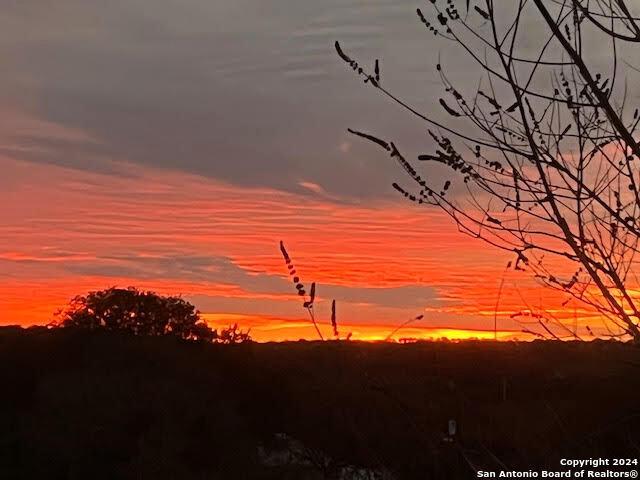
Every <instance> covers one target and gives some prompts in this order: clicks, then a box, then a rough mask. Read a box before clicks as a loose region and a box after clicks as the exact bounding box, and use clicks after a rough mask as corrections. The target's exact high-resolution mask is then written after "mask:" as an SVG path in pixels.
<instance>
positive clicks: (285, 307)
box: [0, 157, 597, 339]
mask: <svg viewBox="0 0 640 480" xmlns="http://www.w3.org/2000/svg"><path fill="white" fill-rule="evenodd" d="M0 168H2V169H3V172H4V175H5V178H9V179H10V182H9V186H8V188H5V189H4V190H3V191H2V192H1V193H0V196H1V199H0V200H1V202H0V204H1V205H2V206H1V207H0V209H1V210H0V218H1V221H2V224H3V235H2V237H1V238H0V267H1V268H0V270H1V271H2V275H1V276H0V319H1V321H2V322H3V323H20V324H33V323H45V322H46V321H48V319H49V318H50V317H51V313H52V312H53V310H55V309H56V308H58V307H59V306H61V305H62V304H64V303H65V302H66V301H67V300H68V299H69V298H70V297H72V296H74V295H75V294H78V293H84V292H86V291H87V290H91V289H98V288H104V287H107V286H111V285H121V286H122V285H138V286H141V287H144V288H150V289H154V290H156V291H161V292H165V293H182V294H184V295H187V296H191V297H194V298H201V297H202V298H209V299H210V301H208V302H207V304H208V305H209V304H210V305H212V306H211V307H208V310H206V311H205V313H207V314H211V315H220V314H223V313H224V314H225V315H229V318H230V319H231V318H234V317H233V315H243V314H244V315H247V314H248V313H247V312H246V311H243V308H249V305H250V306H251V309H252V310H253V311H252V313H251V315H252V317H251V318H257V317H260V318H274V324H273V325H272V326H271V327H274V328H275V326H276V325H284V324H282V323H278V322H282V321H285V320H286V319H295V318H296V317H299V315H300V313H299V312H300V308H301V306H300V305H299V304H298V299H297V297H296V296H295V295H294V293H295V292H294V291H293V289H292V288H288V287H291V285H288V286H287V283H286V282H288V280H287V278H286V269H285V268H284V264H283V261H282V258H281V256H280V252H279V250H278V247H277V245H278V242H279V241H280V240H284V241H285V242H286V244H287V247H288V248H289V250H290V253H291V256H292V257H293V262H294V263H295V265H296V268H297V269H298V272H299V273H300V275H301V276H302V279H303V281H305V282H306V283H311V281H315V282H317V283H318V284H319V294H320V301H323V302H325V305H324V306H319V308H320V309H322V308H324V309H325V310H326V308H327V307H326V304H327V302H326V301H329V300H330V299H329V298H323V297H322V295H323V293H322V285H330V286H332V288H342V289H343V290H341V291H343V292H344V296H345V299H344V300H343V301H342V305H341V306H340V307H341V312H342V313H341V314H342V315H345V316H346V317H345V316H343V317H342V318H343V321H344V322H345V324H349V325H351V326H352V327H353V331H354V335H355V332H358V335H360V336H361V338H374V337H375V338H377V337H376V336H379V335H380V334H381V333H375V332H381V330H380V329H381V328H382V327H380V325H386V326H387V327H385V328H388V325H393V324H397V323H401V322H402V321H403V320H404V319H405V318H410V317H413V316H415V315H417V314H418V313H421V312H424V313H425V315H426V316H427V320H426V322H425V324H424V325H423V326H421V327H420V328H421V329H426V328H428V327H429V326H431V327H432V328H433V327H435V326H437V327H438V328H440V329H444V330H446V331H449V332H451V331H453V330H452V329H456V328H457V329H460V331H463V330H464V331H473V330H474V329H480V330H492V328H493V316H494V312H495V311H496V300H497V297H498V295H497V292H498V286H499V284H500V283H501V281H502V278H503V272H504V266H505V264H506V262H507V260H509V259H510V258H509V256H508V255H506V254H504V253H503V252H496V251H493V250H491V249H489V248H488V247H487V246H485V245H484V244H483V243H481V242H479V241H477V240H474V239H471V238H469V237H467V236H464V235H463V234H461V233H459V232H458V231H457V230H456V228H455V226H454V225H452V224H451V222H450V220H449V219H448V218H446V217H445V216H444V215H442V214H441V213H440V212H438V211H436V210H432V209H428V208H417V207H416V206H415V205H409V204H406V203H404V202H402V201H401V200H400V199H399V200H398V201H397V202H392V203H371V204H360V205H354V204H346V203H339V202H335V201H329V200H327V199H326V198H320V197H317V196H312V197H309V196H306V195H300V194H293V193H287V192H282V191H278V190H270V189H264V188H261V189H259V188H248V187H237V186H232V185H227V184H223V183H220V182H217V181H214V180H211V179H207V178H203V177H200V176H196V175H189V174H186V173H179V172H175V171H168V170H160V169H151V168H142V167H135V166H132V165H128V164H114V167H113V169H114V171H115V172H116V173H115V174H110V175H107V174H99V173H89V172H81V171H78V170H73V169H67V168H64V167H59V166H53V165H44V164H33V163H25V162H19V161H15V160H12V159H9V158H6V157H0ZM207 259H227V260H228V264H226V263H225V264H220V263H215V262H209V261H208V260H207ZM277 282H280V283H277ZM253 283H256V285H253ZM407 286H417V287H424V288H428V289H432V290H433V291H435V292H436V293H437V295H436V298H434V299H433V301H425V304H424V305H421V306H419V308H418V307H416V306H414V305H413V302H412V300H413V299H412V298H409V297H406V303H407V307H406V308H402V307H398V306H394V307H389V308H385V307H381V306H380V305H376V304H375V301H363V300H358V301H356V300H354V301H353V302H351V303H350V302H349V295H348V293H349V289H358V288H360V289H361V288H367V289H398V295H399V298H400V299H401V300H402V299H404V298H405V297H402V295H405V296H406V295H407V294H406V293H402V291H401V289H402V287H407ZM374 293H375V292H374ZM355 297H356V296H355V295H354V298H355ZM372 298H373V300H375V295H372ZM234 299H235V303H233V306H232V307H229V305H231V303H230V302H233V301H234ZM562 300H564V298H562V297H561V296H560V295H559V294H558V293H556V292H552V291H549V290H544V289H542V288H541V287H538V286H536V285H535V284H534V283H533V282H532V281H531V280H530V279H529V278H528V277H527V276H526V274H521V273H519V272H509V273H508V274H506V277H505V281H504V288H503V291H502V294H501V297H500V301H499V306H498V307H499V308H498V310H499V323H500V325H501V327H500V329H503V330H506V331H514V330H518V329H519V328H520V327H519V325H518V324H517V322H515V321H514V319H512V318H511V313H513V312H515V311H518V310H522V309H526V308H529V309H531V308H540V307H542V308H549V309H551V308H554V306H556V307H557V306H558V305H560V303H561V302H562ZM243 302H244V303H243ZM399 303H400V304H401V303H402V301H400V302H399ZM216 305H217V306H216ZM221 305H224V307H223V306H221ZM245 306H246V307H245ZM216 309H219V311H216ZM416 310H418V311H416ZM558 312H559V313H558V315H559V316H560V317H563V318H565V319H567V320H569V319H571V318H573V310H567V311H563V310H558ZM325 314H326V312H325ZM580 318H581V322H580V323H581V324H582V323H584V322H592V323H593V321H594V317H588V315H587V312H583V311H580ZM596 321H597V319H596ZM271 327H260V328H262V330H260V332H263V333H261V334H260V335H263V336H262V337H261V338H262V339H268V338H269V334H268V333H267V332H275V331H276V330H278V332H280V330H282V331H287V332H291V331H292V330H291V325H290V324H286V326H281V327H278V328H277V329H275V330H274V328H271ZM296 328H298V327H296ZM300 328H301V329H302V330H300V334H302V333H304V332H307V333H308V334H309V336H310V337H312V336H313V331H312V330H309V326H308V325H307V326H300ZM444 330H443V331H444ZM420 332H423V330H420ZM307 333H305V335H307ZM414 333H415V332H414ZM418 333H419V332H418ZM491 334H492V332H491ZM475 336H479V335H475ZM273 338H282V335H281V333H277V334H276V333H273Z"/></svg>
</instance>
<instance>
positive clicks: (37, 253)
mask: <svg viewBox="0 0 640 480" xmlns="http://www.w3.org/2000/svg"><path fill="white" fill-rule="evenodd" d="M267 3H272V4H274V5H269V6H267ZM414 10H415V5H414V4H413V3H412V2H410V1H403V2H395V1H387V0H381V1H379V2H365V1H363V0H358V1H356V0H353V1H350V2H346V1H340V0H328V1H323V2H297V1H294V0H278V1H274V2H261V1H259V0H235V1H228V2H227V1H210V0H179V1H178V0H157V1H154V2H149V0H112V1H109V2H99V1H96V0H89V1H88V0H59V1H56V2H49V1H46V2H45V1H35V2H21V1H9V2H6V4H5V5H3V7H2V10H1V11H0V61H1V62H2V65H3V67H4V68H3V74H2V76H0V168H1V169H2V175H0V200H1V203H0V230H1V231H2V235H0V323H1V324H5V325H7V324H21V325H32V324H45V323H48V322H49V321H51V320H52V318H53V314H54V312H55V311H56V310H57V309H58V308H60V307H62V306H63V305H64V304H65V303H66V302H67V301H68V300H69V299H70V298H71V297H73V296H74V295H77V294H83V293H86V292H88V291H90V290H95V289H102V288H106V287H110V286H129V285H134V286H138V287H141V288H145V289H151V290H155V291H157V292H160V293H166V294H181V295H183V296H184V297H185V298H187V299H188V300H189V301H191V302H193V303H194V304H195V305H196V306H197V308H198V309H199V310H200V311H201V312H202V313H203V315H204V317H205V318H206V319H207V320H208V321H209V322H210V323H211V324H212V325H215V326H223V325H228V324H230V323H235V322H237V323H238V324H239V325H240V326H242V327H245V328H249V327H250V328H252V332H253V336H254V338H256V339H257V340H283V339H293V340H296V339H298V338H303V337H304V338H313V336H314V331H313V329H312V327H311V325H310V323H309V320H308V317H306V312H305V311H304V310H303V308H302V304H301V303H302V302H301V301H300V299H299V297H298V296H297V295H295V289H294V288H293V285H292V283H291V281H290V280H289V279H288V278H287V270H286V267H285V265H284V262H283V259H282V257H281V255H280V251H279V248H278V242H279V241H280V240H283V241H284V242H285V244H286V245H287V248H288V250H289V253H290V254H291V257H292V258H293V262H294V263H295V265H296V267H297V270H298V273H299V274H300V276H301V278H302V281H303V282H304V283H305V284H310V283H311V282H312V281H315V282H316V283H317V285H318V301H317V307H316V308H317V316H318V318H319V320H320V321H321V322H323V323H325V324H326V323H327V320H328V319H329V315H330V313H329V312H330V304H331V300H332V299H335V300H336V302H337V308H338V323H339V325H340V331H341V333H343V334H346V333H348V332H352V333H353V338H361V339H375V338H384V337H385V336H386V335H387V334H388V333H389V332H390V331H391V330H392V329H393V328H394V326H396V325H398V324H400V323H402V322H404V321H406V320H407V319H409V318H413V317H415V316H417V315H420V314H423V315H424V319H423V320H421V321H417V322H414V323H412V324H411V325H410V327H407V328H406V329H403V330H401V331H400V332H399V333H398V335H396V337H397V338H399V337H436V338H438V337H441V336H449V337H451V338H460V337H470V336H476V337H481V338H492V337H493V322H494V312H496V311H497V314H498V329H499V330H500V332H499V334H500V337H501V338H513V337H514V336H518V337H520V338H525V337H526V335H523V334H522V333H521V326H520V325H519V324H518V323H517V322H516V321H514V320H513V319H512V318H511V315H512V314H513V313H515V312H517V311H520V310H531V311H540V310H544V311H545V312H547V313H548V314H549V315H556V316H558V317H561V318H563V319H565V320H566V321H568V322H569V323H571V322H573V319H574V315H575V316H577V317H579V318H578V323H579V324H580V325H586V324H590V325H591V326H592V328H594V329H597V328H598V327H599V325H598V322H599V320H598V319H597V318H593V317H592V316H591V315H590V314H589V313H588V312H586V311H583V310H582V309H581V308H579V307H578V308H576V309H575V310H574V307H573V306H572V304H569V305H568V306H567V307H564V308H562V307H561V306H560V304H561V302H562V301H563V300H564V298H562V297H561V296H559V294H556V293H554V292H552V291H549V290H547V289H544V288H542V287H541V286H539V285H537V284H536V283H535V282H534V281H533V280H531V279H530V278H529V277H528V276H527V274H523V273H522V272H515V271H512V270H509V271H505V266H506V264H507V262H508V261H509V260H512V259H513V258H511V256H510V255H508V254H505V253H501V252H497V251H495V250H492V249H490V248H489V247H487V246H486V245H484V244H483V243H481V242H479V241H477V240H474V239H472V238H469V237H466V236H464V235H462V234H461V233H459V232H458V231H457V229H456V227H455V225H453V224H452V223H451V222H450V221H449V219H448V218H446V217H445V216H444V215H443V214H441V213H440V212H438V211H437V210H432V209H428V208H418V207H417V206H416V205H412V204H408V203H406V202H405V201H404V199H402V198H400V197H398V196H397V195H396V194H395V192H394V190H393V188H392V187H391V184H392V182H394V181H398V179H401V178H403V177H402V172H401V171H399V169H398V168H397V166H395V165H394V164H393V163H392V162H391V161H390V160H389V158H388V157H387V156H385V155H384V154H382V153H381V152H380V151H379V150H377V149H375V148H373V147H372V146H371V145H369V144H367V143H365V142H359V141H357V139H355V138H353V137H352V136H350V135H349V134H348V133H347V131H346V130H347V128H348V127H352V128H361V129H366V130H369V131H376V132H380V133H384V134H385V135H386V136H387V137H388V138H394V139H396V140H397V141H398V142H401V143H402V144H403V145H404V146H405V148H406V149H407V150H409V151H415V152H417V153H421V151H422V149H427V148H430V147H432V144H431V143H430V142H431V140H430V139H428V138H427V135H426V131H425V128H424V126H423V125H421V124H419V123H416V122H415V120H413V119H412V118H411V117H408V116H407V115H406V113H404V112H402V111H400V110H398V108H396V107H394V106H393V105H391V104H389V103H388V102H386V101H384V99H382V98H381V97H379V96H378V95H376V94H375V92H373V91H372V90H371V89H369V88H366V87H365V86H364V85H362V83H361V81H359V80H358V79H356V78H355V77H354V76H353V75H352V74H351V72H349V71H348V69H347V68H345V66H344V64H342V63H341V62H340V60H339V59H338V58H337V56H336V55H335V53H334V51H333V47H332V45H333V42H334V41H335V40H341V41H342V42H343V43H344V44H346V45H348V46H349V47H350V50H351V51H352V52H354V54H357V55H358V56H359V57H362V58H363V59H373V58H376V57H378V58H381V59H382V60H383V65H384V68H385V73H386V75H387V78H388V79H389V82H390V84H391V85H392V86H393V87H394V88H395V89H396V90H398V91H400V92H403V95H404V98H407V99H408V100H411V101H414V102H416V103H417V104H418V105H419V106H420V107H421V108H423V109H426V110H429V109H430V108H434V106H435V105H436V104H437V101H438V92H440V91H441V86H440V84H439V81H438V80H437V77H436V75H435V74H434V65H435V63H436V61H437V56H438V54H439V53H440V54H442V55H444V56H445V58H447V59H450V61H449V66H450V71H451V72H452V73H453V74H455V73H456V72H458V73H464V72H465V68H466V66H465V64H464V62H463V60H461V59H460V58H459V57H456V56H455V55H454V53H453V52H449V51H448V50H447V48H446V45H445V46H442V48H440V49H436V48H427V47H428V43H425V42H433V39H432V38H429V37H428V36H427V35H425V32H424V30H423V28H421V25H420V23H419V22H418V21H417V20H416V18H415V14H414ZM425 45H427V47H425ZM449 54H450V55H449ZM448 55H449V56H448ZM471 80H473V79H471ZM471 80H470V81H471ZM474 81H475V80H474ZM437 115H442V114H441V113H437V114H436V116H437ZM501 282H502V283H503V289H502V295H501V296H500V301H499V304H498V306H497V310H496V301H497V298H498V289H499V287H500V284H501ZM323 328H325V331H326V332H329V327H327V326H326V325H325V327H323Z"/></svg>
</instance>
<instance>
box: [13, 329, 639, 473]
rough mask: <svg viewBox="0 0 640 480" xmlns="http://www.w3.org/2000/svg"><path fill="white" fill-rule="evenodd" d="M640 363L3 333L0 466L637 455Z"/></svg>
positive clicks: (606, 348)
mask: <svg viewBox="0 0 640 480" xmlns="http://www.w3.org/2000/svg"><path fill="white" fill-rule="evenodd" d="M639 373H640V350H639V349H638V348H637V347H633V346H631V345H625V344H620V343H615V342H592V343H556V342H534V343H524V344H515V343H499V344H493V343H480V342H469V343H460V344H455V343H418V344H412V345H397V344H366V343H359V342H317V343H316V342H294V343H284V344H255V343H244V344H239V345H219V344H210V343H206V342H190V341H185V340H181V339H178V338H174V337H167V336H159V337H141V336H132V335H126V334H122V333H116V332H105V331H94V332H88V331H79V330H73V329H71V330H68V329H54V330H47V329H44V328H36V329H29V330H22V329H19V328H2V329H0V381H1V385H2V391H3V394H2V395H0V425H1V428H0V477H1V478H52V479H56V478H68V479H87V478H91V479H114V478H118V479H134V478H135V479H139V478H154V479H164V478H167V479H169V478H171V479H177V478H180V479H205V478H206V479H219V478H224V479H227V478H229V479H244V478H246V479H249V478H250V479H276V478H278V479H281V478H284V479H286V478H291V479H306V478H309V479H315V478H340V477H339V475H340V474H341V473H340V472H342V475H344V474H345V473H344V472H346V471H349V469H350V468H351V469H353V468H355V467H366V468H368V469H369V471H370V472H377V473H378V474H380V475H382V474H384V475H387V476H386V477H385V478H397V479H412V478H420V479H425V478H436V479H444V478H472V476H473V473H472V470H471V469H472V466H471V465H474V466H476V467H482V468H484V469H499V468H500V466H499V465H498V462H501V463H503V464H504V465H506V466H508V467H509V468H517V467H520V468H527V467H534V468H540V469H541V468H544V467H545V466H549V467H553V468H557V466H558V459H559V458H562V457H563V456H569V457H571V458H589V457H597V456H601V457H605V458H606V457H613V456H616V457H623V456H625V455H634V456H637V446H638V445H640V433H639V432H640V407H639V406H638V403H637V392H638V391H639V388H640V375H639ZM450 419H453V420H455V421H456V422H457V426H458V428H457V432H456V435H455V436H454V437H453V438H452V440H453V441H447V440H448V439H446V433H447V432H446V429H447V422H448V421H449V420H450ZM343 478H358V477H354V476H352V477H344V476H343ZM360 478H362V477H360ZM380 478H382V477H380Z"/></svg>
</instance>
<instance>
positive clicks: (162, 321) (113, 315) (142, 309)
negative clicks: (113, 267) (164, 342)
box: [59, 287, 218, 341]
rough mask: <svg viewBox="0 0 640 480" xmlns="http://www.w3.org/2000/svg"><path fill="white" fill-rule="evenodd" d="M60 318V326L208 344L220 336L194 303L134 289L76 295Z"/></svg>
mask: <svg viewBox="0 0 640 480" xmlns="http://www.w3.org/2000/svg"><path fill="white" fill-rule="evenodd" d="M60 316H61V319H60V322H59V326H61V327H75V328H81V329H87V330H98V329H103V330H110V331H123V332H129V333H132V334H134V335H149V336H159V335H173V336H176V337H179V338H184V339H193V340H198V339H199V340H207V341H214V340H215V339H216V338H217V337H218V334H217V332H216V330H213V329H211V328H210V327H209V326H208V325H207V324H206V323H205V322H204V321H203V320H202V319H201V318H200V312H198V311H197V310H196V308H195V307H194V306H193V305H192V304H191V303H189V302H187V301H186V300H184V299H182V298H180V297H171V296H162V295H159V294H157V293H154V292H150V291H142V290H139V289H137V288H135V287H129V288H115V287H112V288H108V289H106V290H100V291H96V292H90V293H88V294H87V295H80V296H77V297H75V298H74V299H72V300H71V302H70V303H69V305H68V306H67V307H66V309H64V310H63V311H62V312H61V313H60Z"/></svg>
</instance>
